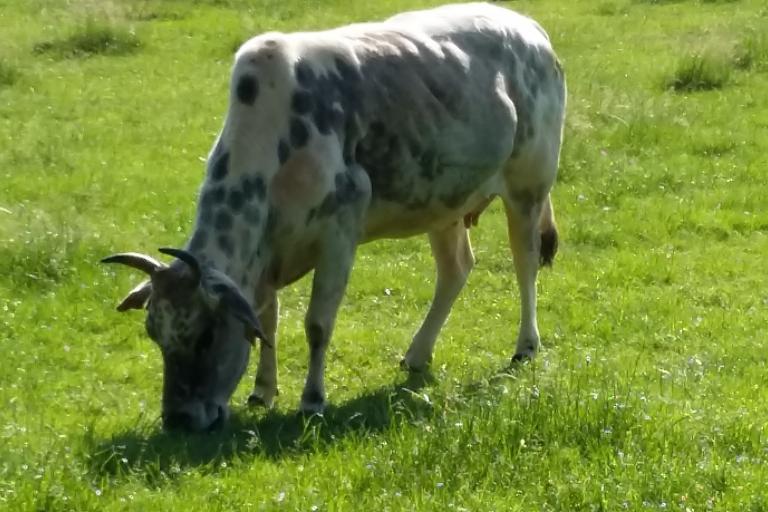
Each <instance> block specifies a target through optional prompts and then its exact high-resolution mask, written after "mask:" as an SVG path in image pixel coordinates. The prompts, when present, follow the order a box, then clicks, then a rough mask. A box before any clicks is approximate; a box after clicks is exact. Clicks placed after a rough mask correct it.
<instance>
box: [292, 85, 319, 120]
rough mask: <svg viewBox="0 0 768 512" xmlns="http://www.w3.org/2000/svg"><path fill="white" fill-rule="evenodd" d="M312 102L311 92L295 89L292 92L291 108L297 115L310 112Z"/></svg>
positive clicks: (312, 105)
mask: <svg viewBox="0 0 768 512" xmlns="http://www.w3.org/2000/svg"><path fill="white" fill-rule="evenodd" d="M314 104H315V102H314V100H313V99H312V94H311V93H309V92H307V91H296V92H294V93H293V98H291V108H292V109H293V111H294V113H296V114H299V115H302V114H308V113H309V112H311V111H312V108H313V107H314Z"/></svg>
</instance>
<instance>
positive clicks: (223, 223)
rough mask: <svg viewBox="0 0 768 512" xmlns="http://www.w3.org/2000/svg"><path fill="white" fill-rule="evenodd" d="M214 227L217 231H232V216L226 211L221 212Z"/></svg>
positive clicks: (217, 215)
mask: <svg viewBox="0 0 768 512" xmlns="http://www.w3.org/2000/svg"><path fill="white" fill-rule="evenodd" d="M214 227H215V228H216V230H217V231H229V230H230V229H232V215H230V214H229V212H227V211H225V210H221V211H219V213H217V214H216V221H215V224H214Z"/></svg>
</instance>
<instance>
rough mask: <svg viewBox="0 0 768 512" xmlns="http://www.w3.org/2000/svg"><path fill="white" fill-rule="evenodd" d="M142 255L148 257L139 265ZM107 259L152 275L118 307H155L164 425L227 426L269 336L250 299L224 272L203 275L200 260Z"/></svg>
mask: <svg viewBox="0 0 768 512" xmlns="http://www.w3.org/2000/svg"><path fill="white" fill-rule="evenodd" d="M187 257H190V258H191V255H189V254H188V253H186V254H185V255H184V258H185V259H186V258H187ZM136 258H143V259H142V260H141V263H140V264H137V260H136ZM104 261H107V262H116V263H124V264H126V265H129V266H132V267H134V268H141V269H142V270H144V271H146V272H147V273H149V274H150V280H149V281H147V282H146V283H144V284H143V285H140V286H139V287H137V288H135V289H134V290H133V291H132V292H131V293H130V294H129V295H128V297H126V299H125V300H124V301H123V302H122V303H121V304H120V306H118V310H121V311H124V310H126V309H131V308H141V307H142V306H143V304H144V303H145V302H148V304H147V318H146V329H147V334H149V337H150V338H152V339H153V340H154V341H155V342H156V343H157V345H158V346H159V347H160V351H161V353H162V356H163V397H162V418H163V426H164V427H165V428H168V429H174V430H175V429H183V430H191V431H204V430H209V429H213V428H217V427H220V426H222V425H223V424H224V422H225V421H226V419H227V416H228V414H229V412H228V407H227V403H228V402H229V399H230V397H231V396H232V394H233V393H234V391H235V388H236V387H237V384H238V382H239V381H240V378H241V377H242V376H243V373H244V372H245V369H246V367H247V365H248V357H249V355H250V347H251V342H252V341H253V337H254V336H259V337H261V338H263V335H262V334H261V329H260V327H259V324H258V321H257V320H256V317H255V315H254V313H253V310H252V309H251V307H250V305H249V304H248V302H247V301H246V300H245V299H244V298H243V296H242V294H241V293H240V291H239V290H238V289H237V287H236V286H235V285H234V284H233V283H232V282H231V281H230V280H229V279H228V278H227V277H226V276H225V275H223V274H221V273H220V272H217V271H215V270H212V269H207V270H206V269H202V270H201V269H200V268H199V266H196V262H194V263H195V267H194V268H190V267H189V266H188V265H187V263H182V262H181V261H177V262H174V264H172V265H171V266H165V265H163V264H161V263H157V262H155V261H154V260H152V259H151V258H149V257H147V256H143V255H135V254H123V255H116V256H112V257H110V258H107V259H106V260H104ZM190 261H194V260H190ZM155 263H156V264H157V266H155V265H154V264H155ZM147 265H149V266H147Z"/></svg>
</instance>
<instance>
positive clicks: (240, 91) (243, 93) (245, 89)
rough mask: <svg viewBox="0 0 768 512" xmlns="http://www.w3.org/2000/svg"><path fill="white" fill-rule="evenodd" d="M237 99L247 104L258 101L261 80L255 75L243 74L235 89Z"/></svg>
mask: <svg viewBox="0 0 768 512" xmlns="http://www.w3.org/2000/svg"><path fill="white" fill-rule="evenodd" d="M235 93H236V94H237V99H238V100H240V102H242V103H245V104H246V105H253V103H254V102H255V101H256V96H258V95H259V82H258V80H256V77H255V76H251V75H243V76H241V77H240V80H238V81H237V87H236V89H235Z"/></svg>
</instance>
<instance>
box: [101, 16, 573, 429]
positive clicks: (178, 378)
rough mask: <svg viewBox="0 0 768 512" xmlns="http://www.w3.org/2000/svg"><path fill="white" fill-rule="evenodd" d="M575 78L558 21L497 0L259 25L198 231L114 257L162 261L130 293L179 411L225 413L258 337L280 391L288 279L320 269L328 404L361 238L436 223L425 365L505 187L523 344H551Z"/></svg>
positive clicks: (319, 337) (423, 340) (529, 350)
mask: <svg viewBox="0 0 768 512" xmlns="http://www.w3.org/2000/svg"><path fill="white" fill-rule="evenodd" d="M565 95H566V93H565V79H564V75H563V71H562V69H561V66H560V64H559V62H558V60H557V58H556V56H555V54H554V52H553V50H552V47H551V45H550V42H549V39H548V36H547V34H546V33H545V32H544V30H543V29H542V28H541V27H540V26H539V25H538V24H537V23H536V22H534V21H533V20H531V19H529V18H527V17H525V16H522V15H520V14H517V13H515V12H512V11H510V10H507V9H504V8H501V7H496V6H492V5H490V4H482V3H475V4H463V5H447V6H443V7H438V8H435V9H432V10H425V11H416V12H408V13H404V14H400V15H397V16H395V17H393V18H390V19H388V20H386V21H384V22H380V23H364V24H356V25H350V26H345V27H342V28H338V29H335V30H328V31H323V32H306V33H292V34H283V33H276V32H272V33H266V34H263V35H260V36H258V37H255V38H253V39H251V40H249V41H247V42H246V43H245V44H243V45H242V47H241V48H240V49H239V50H238V51H237V54H236V56H235V62H234V67H233V69H232V77H231V87H230V100H229V110H228V112H227V116H226V120H225V122H224V126H223V129H222V130H221V133H220V135H219V136H218V138H217V140H216V141H215V144H214V145H213V149H212V151H211V153H210V155H209V157H208V164H207V172H206V176H205V180H204V182H203V185H202V188H201V190H200V197H199V201H198V205H197V217H196V220H195V224H194V229H193V231H192V233H191V236H190V238H189V240H188V242H187V244H186V246H185V248H184V249H164V250H163V252H165V253H166V254H169V255H171V256H174V257H175V259H174V261H173V262H172V263H171V264H170V265H167V264H164V263H161V262H159V261H157V260H155V259H154V258H152V257H150V256H147V255H142V254H136V253H123V254H118V255H115V256H111V257H109V258H106V259H105V261H107V262H116V263H122V264H126V265H129V266H132V267H134V268H137V269H140V270H142V271H143V272H145V273H147V274H148V276H149V279H148V280H147V281H145V282H144V283H141V284H140V285H139V286H137V287H136V288H135V289H134V290H133V291H131V292H130V293H129V294H128V296H127V297H126V298H125V299H124V300H123V302H122V303H121V304H120V306H119V309H120V310H127V309H132V308H142V307H145V306H146V308H147V309H148V313H147V317H146V327H147V332H148V334H149V336H150V337H151V338H152V339H153V340H155V341H156V342H157V344H158V345H159V347H160V349H161V352H162V355H163V360H164V383H163V402H162V404H163V420H164V424H165V425H166V426H167V427H184V428H188V429H192V430H204V429H208V428H211V427H213V426H216V425H219V424H221V423H222V422H223V421H224V420H225V418H226V416H227V414H228V408H227V404H228V402H229V399H230V398H231V395H232V393H233V392H234V389H235V387H236V386H237V384H238V382H239V380H240V378H241V377H242V375H243V373H244V371H245V369H246V366H247V361H248V356H249V351H250V344H249V341H251V342H253V341H254V340H255V339H256V338H258V339H260V340H261V346H260V358H259V363H258V369H257V373H256V381H255V387H254V390H253V393H252V394H251V396H250V400H249V401H250V402H251V403H258V404H262V405H265V406H267V407H269V406H271V405H272V404H273V401H274V400H275V397H276V395H277V356H276V351H277V339H276V335H275V334H276V328H277V320H278V297H277V291H278V290H279V289H280V288H282V287H284V286H286V285H288V284H289V283H291V282H293V281H295V280H297V279H299V278H300V277H302V276H303V275H305V274H307V273H308V272H310V271H312V270H314V276H313V282H312V292H311V298H310V301H309V308H308V311H307V313H306V321H305V329H306V336H307V340H308V343H309V371H308V375H307V379H306V384H305V386H304V391H303V393H302V396H301V409H302V410H303V411H307V412H318V411H321V410H322V409H323V407H324V405H325V403H326V400H325V388H324V383H323V374H324V368H325V354H326V349H327V347H328V343H329V341H330V339H331V333H332V332H333V327H334V322H335V320H336V313H337V310H338V308H339V304H340V302H341V300H342V297H343V296H344V291H345V288H346V286H347V280H348V278H349V275H350V270H351V269H352V263H353V259H354V256H355V249H356V247H357V246H358V245H359V244H361V243H364V242H367V241H370V240H374V239H379V238H384V237H388V238H399V237H409V236H413V235H418V234H422V233H426V234H427V235H428V237H429V242H430V244H431V247H432V253H433V255H434V258H435V262H436V266H437V281H436V286H435V292H434V299H433V301H432V304H431V306H430V308H429V311H428V313H427V315H426V318H425V319H424V321H423V323H422V325H421V327H420V328H419V329H418V331H417V332H416V334H415V335H414V337H413V340H412V342H411V344H410V347H409V348H408V350H407V352H406V353H405V357H404V359H403V365H404V366H405V367H407V368H409V369H413V370H419V369H423V368H424V367H425V366H426V365H428V363H429V362H430V360H431V358H432V352H433V348H434V345H435V340H436V338H437V336H438V333H439V332H440V329H441V327H442V326H443V324H444V322H445V321H446V319H447V317H448V314H449V312H450V310H451V306H452V305H453V303H454V300H455V299H456V297H457V295H458V294H459V292H460V291H461V289H462V287H463V286H464V284H465V282H466V280H467V277H468V275H469V272H470V270H471V269H472V266H473V263H474V258H473V254H472V248H471V246H470V241H469V235H468V229H469V227H470V226H472V225H473V224H476V223H477V219H478V216H479V215H480V213H481V212H482V211H483V209H484V208H486V207H487V206H488V204H489V203H490V202H491V200H493V199H494V198H496V197H499V198H500V199H501V201H502V202H503V205H504V208H505V211H506V217H507V222H508V231H509V241H510V246H511V250H512V253H513V256H514V264H515V270H516V274H517V281H518V284H519V289H520V296H521V321H520V329H519V334H518V336H517V347H516V351H515V354H514V357H513V360H516V361H517V360H522V359H526V358H530V357H532V356H534V354H535V353H536V351H537V349H538V348H539V331H538V327H537V322H536V275H537V270H538V267H539V265H541V264H545V265H546V264H549V263H551V261H552V258H553V256H554V254H555V251H556V249H557V231H556V228H555V223H554V216H553V210H552V203H551V201H550V189H551V187H552V185H553V183H554V181H555V175H556V173H557V167H558V159H559V152H560V144H561V138H562V128H563V118H564V110H565Z"/></svg>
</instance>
